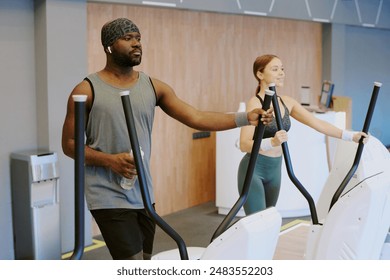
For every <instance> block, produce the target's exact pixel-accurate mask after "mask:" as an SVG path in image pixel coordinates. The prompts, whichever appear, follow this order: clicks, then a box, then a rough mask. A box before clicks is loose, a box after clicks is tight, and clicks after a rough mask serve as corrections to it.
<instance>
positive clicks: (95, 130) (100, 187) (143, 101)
mask: <svg viewBox="0 0 390 280" xmlns="http://www.w3.org/2000/svg"><path fill="white" fill-rule="evenodd" d="M86 80H87V81H88V80H89V81H90V83H91V86H92V92H93V95H94V99H93V104H92V108H91V111H90V113H89V117H88V122H87V128H86V137H87V139H86V144H87V145H88V146H89V147H91V148H92V149H94V150H98V151H102V152H104V153H109V154H117V153H123V152H127V153H129V152H130V151H131V145H130V139H129V134H128V130H127V125H126V119H125V115H124V112H123V106H122V101H121V97H120V95H119V92H121V91H123V90H130V102H131V107H132V110H133V114H134V119H135V126H136V131H137V135H138V141H139V144H140V146H141V148H142V150H143V151H144V159H143V163H144V170H145V177H146V182H147V185H148V189H149V193H150V196H151V201H152V203H154V195H153V188H152V178H151V174H150V152H151V136H152V135H151V133H152V126H153V119H154V110H155V106H156V102H157V99H156V93H155V91H154V87H153V85H152V83H151V81H150V78H149V77H148V76H147V75H146V74H144V73H142V72H139V79H138V81H137V83H136V84H135V85H134V86H133V87H132V88H128V89H123V88H116V87H113V86H111V85H109V84H107V83H105V82H104V81H103V80H101V79H100V78H99V76H98V74H97V73H94V74H91V75H89V76H88V77H87V78H86ZM120 180H121V176H119V175H117V174H116V173H114V172H112V171H111V170H110V169H108V168H104V167H100V166H86V169H85V196H86V200H87V205H88V208H89V209H90V210H93V209H108V208H132V209H141V208H144V205H143V202H142V196H141V191H140V187H139V180H136V183H135V187H134V188H132V189H130V190H124V189H122V188H121V186H120Z"/></svg>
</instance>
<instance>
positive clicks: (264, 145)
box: [260, 138, 273, 151]
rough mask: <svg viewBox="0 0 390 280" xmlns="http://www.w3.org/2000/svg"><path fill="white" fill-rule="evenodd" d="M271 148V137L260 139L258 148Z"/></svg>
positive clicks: (265, 149)
mask: <svg viewBox="0 0 390 280" xmlns="http://www.w3.org/2000/svg"><path fill="white" fill-rule="evenodd" d="M272 148H273V147H272V143H271V138H265V139H263V140H261V144H260V149H262V150H263V151H269V150H271V149H272Z"/></svg>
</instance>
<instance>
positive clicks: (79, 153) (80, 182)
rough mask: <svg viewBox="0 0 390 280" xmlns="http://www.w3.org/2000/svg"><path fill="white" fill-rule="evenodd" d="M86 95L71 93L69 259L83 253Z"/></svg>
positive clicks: (75, 258)
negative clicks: (72, 153)
mask: <svg viewBox="0 0 390 280" xmlns="http://www.w3.org/2000/svg"><path fill="white" fill-rule="evenodd" d="M86 100H87V96H86V95H73V101H74V106H75V126H74V128H75V165H74V171H75V194H74V198H75V209H74V210H75V211H74V212H75V213H74V218H75V231H74V232H75V249H74V251H73V253H72V256H71V257H70V259H71V260H80V259H81V257H82V256H83V253H84V230H85V229H84V161H85V150H84V149H85V144H84V127H85V123H84V121H85V101H86Z"/></svg>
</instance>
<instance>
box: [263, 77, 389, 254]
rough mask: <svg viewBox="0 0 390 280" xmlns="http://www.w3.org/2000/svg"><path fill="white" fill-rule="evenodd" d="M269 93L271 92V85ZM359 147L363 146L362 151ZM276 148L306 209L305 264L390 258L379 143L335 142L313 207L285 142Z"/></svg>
mask: <svg viewBox="0 0 390 280" xmlns="http://www.w3.org/2000/svg"><path fill="white" fill-rule="evenodd" d="M381 85H382V84H381V83H378V82H375V83H374V89H373V92H372V96H371V101H370V104H369V108H368V112H367V115H366V119H365V123H364V127H363V130H362V131H363V132H365V133H368V130H369V126H370V123H371V118H372V115H373V112H374V108H375V103H376V100H377V96H378V93H379V89H380V87H381ZM270 89H271V90H274V91H275V88H274V86H271V87H270ZM273 105H274V111H275V116H276V119H277V124H278V129H279V130H280V129H283V127H282V124H281V121H280V120H281V116H280V110H279V106H278V103H277V101H276V97H274V100H273ZM364 146H367V147H366V149H365V150H364V152H363V148H364ZM282 148H283V155H284V158H285V160H286V167H287V171H288V174H289V176H290V179H291V180H292V181H293V183H294V184H295V185H296V186H297V188H298V189H299V190H300V191H301V193H302V194H303V195H304V196H305V198H306V199H307V201H308V203H309V206H310V213H311V219H312V225H311V227H310V231H309V237H308V240H307V244H306V250H305V256H304V257H305V259H381V258H382V259H384V258H386V259H390V234H389V227H390V154H389V152H388V151H387V149H386V148H385V147H384V146H383V144H382V143H380V141H379V140H378V139H376V138H375V137H373V136H370V139H369V141H368V143H367V144H363V139H361V140H360V142H359V144H358V145H357V144H356V143H353V142H346V141H339V143H338V147H337V149H336V156H335V160H334V164H333V168H332V170H331V172H330V175H329V177H328V180H327V182H326V184H325V186H324V188H323V191H322V194H321V196H320V198H319V201H318V203H317V207H316V206H315V205H314V203H313V199H312V198H311V196H310V194H308V193H307V192H306V191H305V190H304V188H303V186H302V185H301V184H300V183H299V181H298V180H297V179H296V178H295V176H294V173H293V171H292V165H291V161H290V156H289V153H288V148H287V143H283V144H282ZM353 157H354V160H353V162H352V163H351V159H353ZM361 159H362V160H361ZM345 174H347V175H346V176H345ZM317 209H319V210H320V211H319V213H320V215H319V218H318V216H317Z"/></svg>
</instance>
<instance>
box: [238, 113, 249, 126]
mask: <svg viewBox="0 0 390 280" xmlns="http://www.w3.org/2000/svg"><path fill="white" fill-rule="evenodd" d="M234 115H235V116H234V121H235V123H236V126H237V127H241V126H246V125H250V123H249V121H248V113H247V112H237V113H234Z"/></svg>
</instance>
